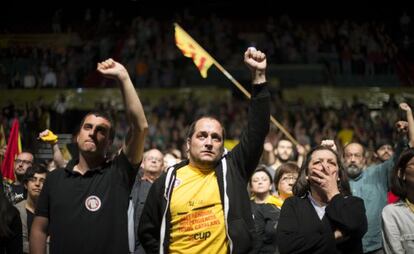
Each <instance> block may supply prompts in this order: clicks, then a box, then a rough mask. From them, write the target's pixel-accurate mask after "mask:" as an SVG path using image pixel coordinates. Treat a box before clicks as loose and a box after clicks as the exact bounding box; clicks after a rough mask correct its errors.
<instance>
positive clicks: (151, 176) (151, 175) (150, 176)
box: [141, 171, 160, 183]
mask: <svg viewBox="0 0 414 254" xmlns="http://www.w3.org/2000/svg"><path fill="white" fill-rule="evenodd" d="M159 176H160V173H158V172H148V171H144V175H143V176H142V177H141V179H142V180H146V181H148V182H150V183H153V182H154V181H155V180H156V179H157V178H158V177H159Z"/></svg>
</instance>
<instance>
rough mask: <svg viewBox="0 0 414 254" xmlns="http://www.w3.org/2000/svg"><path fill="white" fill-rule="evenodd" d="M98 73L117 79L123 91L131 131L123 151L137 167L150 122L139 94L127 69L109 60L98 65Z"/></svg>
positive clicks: (126, 138)
mask: <svg viewBox="0 0 414 254" xmlns="http://www.w3.org/2000/svg"><path fill="white" fill-rule="evenodd" d="M97 70H98V72H100V73H101V74H102V75H104V76H105V77H107V78H110V79H115V80H116V81H117V82H118V83H119V85H120V89H121V93H122V99H123V102H124V108H125V112H126V115H127V120H128V123H129V130H128V133H127V136H126V137H125V140H124V145H123V146H122V151H123V152H124V154H125V155H126V157H127V158H128V160H129V162H130V163H131V164H133V165H137V164H138V163H139V162H140V161H141V160H142V155H143V152H144V142H145V136H146V133H147V131H148V122H147V119H146V118H145V113H144V109H143V107H142V104H141V101H140V99H139V97H138V94H137V92H136V90H135V88H134V85H133V84H132V82H131V79H130V77H129V74H128V72H127V70H126V69H125V67H124V66H123V65H122V64H120V63H118V62H115V61H114V60H112V59H108V60H106V61H103V62H101V63H98V67H97Z"/></svg>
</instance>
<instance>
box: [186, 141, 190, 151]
mask: <svg viewBox="0 0 414 254" xmlns="http://www.w3.org/2000/svg"><path fill="white" fill-rule="evenodd" d="M190 143H191V139H190V138H187V142H186V152H187V153H188V152H189V151H190Z"/></svg>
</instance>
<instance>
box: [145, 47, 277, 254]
mask: <svg viewBox="0 0 414 254" xmlns="http://www.w3.org/2000/svg"><path fill="white" fill-rule="evenodd" d="M244 61H245V63H246V65H247V66H248V67H249V69H250V71H251V74H252V78H253V82H252V83H253V88H252V98H251V102H250V105H249V113H248V124H247V127H246V128H245V131H244V132H243V133H242V135H241V137H240V143H239V144H237V145H236V146H235V147H234V148H233V149H232V151H231V152H228V153H226V152H225V149H224V140H225V131H224V128H223V126H222V125H221V123H220V122H219V121H218V120H217V119H215V118H213V117H202V118H200V119H198V120H196V121H194V122H193V123H192V124H191V126H190V127H189V132H188V135H187V150H188V160H186V161H183V162H182V163H179V164H177V165H175V166H174V167H173V168H172V169H170V170H169V171H168V172H167V173H166V174H164V175H162V176H161V177H160V178H158V179H157V180H156V181H155V182H154V184H153V185H152V187H151V189H150V192H149V194H148V197H147V201H146V203H145V207H144V210H143V212H142V216H141V220H140V223H139V226H138V234H139V238H140V240H141V242H142V245H143V247H144V249H145V251H146V253H250V252H254V246H255V244H256V239H257V236H256V232H255V227H254V222H253V218H252V213H251V210H250V201H249V196H248V193H247V188H246V187H247V182H248V180H249V178H250V176H251V175H252V174H253V171H254V170H255V168H256V166H257V164H258V162H259V160H260V157H261V154H262V151H263V143H264V139H265V137H266V135H267V133H268V131H269V122H270V121H269V120H270V107H269V106H270V94H269V91H268V89H267V85H266V76H265V70H266V65H267V63H266V56H265V55H264V54H263V53H262V52H260V51H258V50H256V49H255V48H249V49H247V51H246V52H245V54H244Z"/></svg>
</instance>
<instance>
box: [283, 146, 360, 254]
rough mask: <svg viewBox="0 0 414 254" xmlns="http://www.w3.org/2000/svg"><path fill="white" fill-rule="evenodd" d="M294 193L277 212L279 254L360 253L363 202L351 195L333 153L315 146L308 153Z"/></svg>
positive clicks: (335, 155) (322, 147)
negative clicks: (279, 211)
mask: <svg viewBox="0 0 414 254" xmlns="http://www.w3.org/2000/svg"><path fill="white" fill-rule="evenodd" d="M293 194H294V195H295V196H293V197H290V198H288V199H287V200H286V201H285V203H284V204H283V207H282V210H281V213H280V218H279V224H278V228H277V239H278V246H279V251H280V253H362V236H363V235H364V234H365V232H366V231H367V218H366V216H365V207H364V202H363V201H362V199H360V198H358V197H353V196H351V191H350V187H349V183H348V179H347V177H346V173H345V171H344V169H343V167H342V164H341V161H340V159H339V156H338V154H337V153H336V152H335V151H334V150H332V149H331V148H329V147H326V146H318V147H316V148H314V149H313V150H312V151H310V152H309V154H308V155H307V159H306V161H305V163H304V164H303V165H302V169H301V173H300V175H299V178H298V180H297V182H296V183H295V186H294V188H293Z"/></svg>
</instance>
